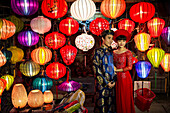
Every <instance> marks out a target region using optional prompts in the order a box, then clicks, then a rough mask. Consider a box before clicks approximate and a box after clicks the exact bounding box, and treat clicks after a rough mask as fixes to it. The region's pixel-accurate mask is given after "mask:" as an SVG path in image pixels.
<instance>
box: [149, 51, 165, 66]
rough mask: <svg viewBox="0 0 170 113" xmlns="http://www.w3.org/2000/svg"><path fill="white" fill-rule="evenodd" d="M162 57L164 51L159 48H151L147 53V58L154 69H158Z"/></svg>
mask: <svg viewBox="0 0 170 113" xmlns="http://www.w3.org/2000/svg"><path fill="white" fill-rule="evenodd" d="M164 55H165V51H164V50H162V49H160V48H152V49H151V50H149V51H148V52H147V57H148V59H149V61H150V62H151V63H152V65H153V67H155V68H158V67H159V64H160V63H161V61H162V59H163V57H164Z"/></svg>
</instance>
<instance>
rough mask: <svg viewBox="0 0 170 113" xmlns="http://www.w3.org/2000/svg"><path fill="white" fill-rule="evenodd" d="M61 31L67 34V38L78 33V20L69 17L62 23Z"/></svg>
mask: <svg viewBox="0 0 170 113" xmlns="http://www.w3.org/2000/svg"><path fill="white" fill-rule="evenodd" d="M59 29H60V31H61V32H62V33H64V34H66V35H67V36H71V35H73V34H75V33H77V31H78V29H79V23H78V22H77V21H76V20H74V19H72V18H71V17H67V18H66V19H64V20H62V21H61V22H60V24H59Z"/></svg>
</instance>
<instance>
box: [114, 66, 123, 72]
mask: <svg viewBox="0 0 170 113" xmlns="http://www.w3.org/2000/svg"><path fill="white" fill-rule="evenodd" d="M114 71H115V72H122V71H123V69H117V68H116V67H115V66H114Z"/></svg>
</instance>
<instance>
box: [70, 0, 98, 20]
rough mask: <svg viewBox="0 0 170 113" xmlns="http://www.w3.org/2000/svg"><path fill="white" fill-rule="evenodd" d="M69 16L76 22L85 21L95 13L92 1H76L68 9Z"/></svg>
mask: <svg viewBox="0 0 170 113" xmlns="http://www.w3.org/2000/svg"><path fill="white" fill-rule="evenodd" d="M70 12H71V16H73V17H74V18H75V19H77V20H81V21H85V20H88V19H89V18H91V17H92V16H93V15H94V14H95V12H96V5H95V3H94V2H93V1H92V0H77V1H75V2H73V4H72V5H71V8H70Z"/></svg>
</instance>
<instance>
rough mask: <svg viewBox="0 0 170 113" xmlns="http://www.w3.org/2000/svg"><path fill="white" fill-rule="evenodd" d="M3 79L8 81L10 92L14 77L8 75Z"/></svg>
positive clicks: (7, 87) (7, 88)
mask: <svg viewBox="0 0 170 113" xmlns="http://www.w3.org/2000/svg"><path fill="white" fill-rule="evenodd" d="M1 78H2V79H5V80H6V82H7V85H6V90H7V91H8V90H9V89H10V88H11V86H12V84H13V82H14V77H13V76H11V75H8V74H7V75H3V76H2V77H1Z"/></svg>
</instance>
